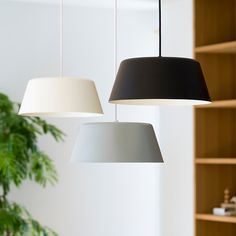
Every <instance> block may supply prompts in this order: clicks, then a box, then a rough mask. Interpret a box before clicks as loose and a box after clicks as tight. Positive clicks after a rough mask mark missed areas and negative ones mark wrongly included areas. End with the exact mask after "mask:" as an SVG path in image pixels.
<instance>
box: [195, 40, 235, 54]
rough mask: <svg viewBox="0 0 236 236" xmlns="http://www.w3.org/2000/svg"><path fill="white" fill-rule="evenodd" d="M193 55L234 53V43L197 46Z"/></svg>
mask: <svg viewBox="0 0 236 236" xmlns="http://www.w3.org/2000/svg"><path fill="white" fill-rule="evenodd" d="M195 53H236V41H230V42H223V43H217V44H210V45H205V46H199V47H196V48H195Z"/></svg>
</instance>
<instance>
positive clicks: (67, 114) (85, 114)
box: [18, 110, 104, 118]
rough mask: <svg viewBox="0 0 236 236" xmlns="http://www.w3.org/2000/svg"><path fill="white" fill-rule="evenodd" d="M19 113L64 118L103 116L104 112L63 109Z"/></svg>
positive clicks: (20, 113) (19, 113) (21, 113)
mask: <svg viewBox="0 0 236 236" xmlns="http://www.w3.org/2000/svg"><path fill="white" fill-rule="evenodd" d="M18 115H21V116H39V117H59V118H60V117H62V118H69V117H81V118H86V117H100V116H103V115H104V114H103V113H95V112H70V111H63V112H60V111H58V112H56V111H54V112H37V111H35V112H21V111H20V110H19V112H18Z"/></svg>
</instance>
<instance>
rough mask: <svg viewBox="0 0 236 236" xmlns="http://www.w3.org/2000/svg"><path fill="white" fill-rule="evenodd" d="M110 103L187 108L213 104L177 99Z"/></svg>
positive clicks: (122, 100)
mask: <svg viewBox="0 0 236 236" xmlns="http://www.w3.org/2000/svg"><path fill="white" fill-rule="evenodd" d="M109 103H112V104H121V105H137V106H138V105H140V106H143V105H147V106H172V105H177V106H186V105H193V106H197V105H207V104H210V103H211V100H196V99H179V98H178V99H177V98H169V99H163V98H155V99H140V98H136V99H133V98H131V99H117V100H109Z"/></svg>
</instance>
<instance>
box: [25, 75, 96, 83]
mask: <svg viewBox="0 0 236 236" xmlns="http://www.w3.org/2000/svg"><path fill="white" fill-rule="evenodd" d="M48 79H51V80H54V79H55V80H61V79H66V80H77V81H78V80H79V81H89V82H94V81H93V80H91V79H88V78H86V77H77V76H61V77H60V76H42V77H35V78H31V79H30V80H29V81H36V80H48Z"/></svg>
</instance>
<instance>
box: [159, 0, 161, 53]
mask: <svg viewBox="0 0 236 236" xmlns="http://www.w3.org/2000/svg"><path fill="white" fill-rule="evenodd" d="M159 57H161V0H159Z"/></svg>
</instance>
